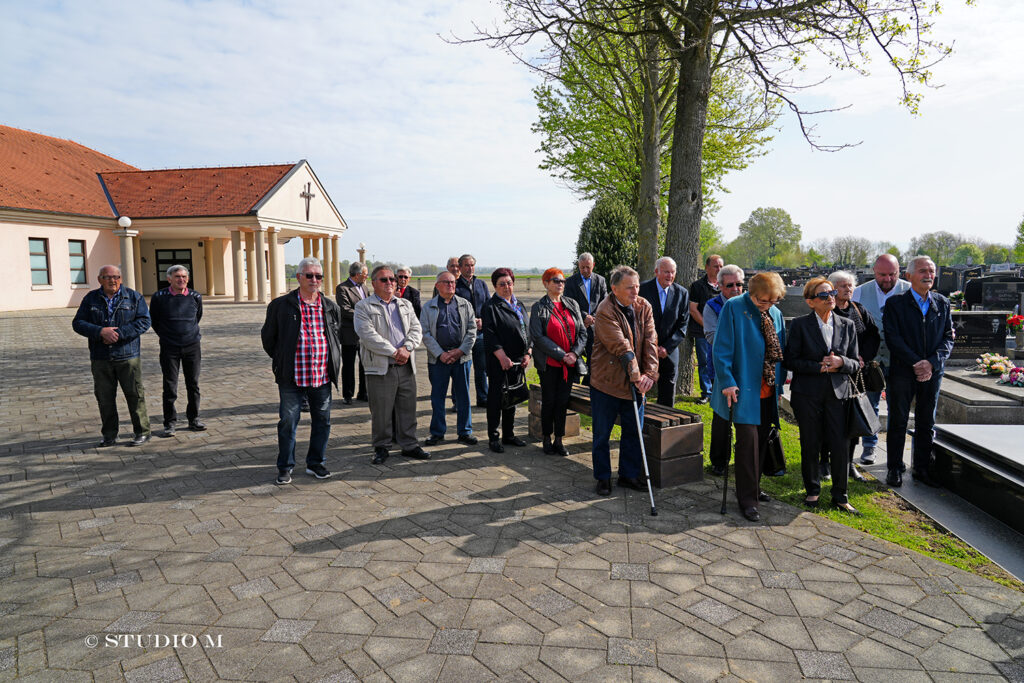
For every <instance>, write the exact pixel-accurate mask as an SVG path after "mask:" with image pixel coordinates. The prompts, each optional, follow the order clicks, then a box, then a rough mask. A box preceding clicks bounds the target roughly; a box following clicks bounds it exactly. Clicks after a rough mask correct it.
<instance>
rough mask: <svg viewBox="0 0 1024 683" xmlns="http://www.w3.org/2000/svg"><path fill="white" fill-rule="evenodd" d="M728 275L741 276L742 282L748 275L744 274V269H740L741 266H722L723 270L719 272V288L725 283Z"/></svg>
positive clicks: (731, 264)
mask: <svg viewBox="0 0 1024 683" xmlns="http://www.w3.org/2000/svg"><path fill="white" fill-rule="evenodd" d="M726 275H739V276H740V279H741V280H742V279H743V278H744V277H745V276H746V273H745V272H743V269H742V268H740V267H739V266H737V265H735V264H733V263H730V264H729V265H727V266H722V269H721V270H720V271H718V284H719V286H721V284H722V283H723V282H725V276H726Z"/></svg>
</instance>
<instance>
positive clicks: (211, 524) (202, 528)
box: [185, 519, 224, 535]
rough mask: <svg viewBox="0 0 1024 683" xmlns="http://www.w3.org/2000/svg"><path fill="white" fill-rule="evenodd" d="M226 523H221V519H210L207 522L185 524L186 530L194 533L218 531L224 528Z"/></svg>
mask: <svg viewBox="0 0 1024 683" xmlns="http://www.w3.org/2000/svg"><path fill="white" fill-rule="evenodd" d="M223 528H224V525H223V524H221V523H220V520H219V519H208V520H206V521H205V522H196V523H194V524H187V525H185V531H187V532H189V533H190V534H192V535H195V534H205V533H207V532H210V531H216V530H217V529H223Z"/></svg>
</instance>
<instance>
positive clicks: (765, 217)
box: [737, 208, 800, 268]
mask: <svg viewBox="0 0 1024 683" xmlns="http://www.w3.org/2000/svg"><path fill="white" fill-rule="evenodd" d="M737 241H739V242H740V243H741V245H742V253H744V255H745V256H746V260H745V261H744V263H746V264H749V265H751V266H753V267H755V268H765V267H767V266H774V265H782V264H781V263H780V260H779V257H780V255H782V254H792V253H795V252H798V251H799V249H800V226H799V225H796V224H795V223H793V219H792V218H790V216H789V214H788V213H786V212H785V211H784V210H783V209H776V208H758V209H754V211H753V212H752V213H751V214H750V218H748V219H747V220H745V221H743V222H742V223H740V234H739V237H738V238H737Z"/></svg>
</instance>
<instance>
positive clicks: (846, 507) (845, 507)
mask: <svg viewBox="0 0 1024 683" xmlns="http://www.w3.org/2000/svg"><path fill="white" fill-rule="evenodd" d="M832 505H833V506H834V507H835V509H837V510H842V511H843V512H845V513H847V514H849V515H853V516H854V517H863V516H864V515H863V513H861V511H860V510H858V509H857V508H855V507H853V506H852V505H850V504H849V503H832Z"/></svg>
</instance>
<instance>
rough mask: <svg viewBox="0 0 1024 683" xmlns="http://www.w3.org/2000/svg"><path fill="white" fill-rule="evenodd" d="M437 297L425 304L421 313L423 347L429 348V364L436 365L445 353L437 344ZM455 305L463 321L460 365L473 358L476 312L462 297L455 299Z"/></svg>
mask: <svg viewBox="0 0 1024 683" xmlns="http://www.w3.org/2000/svg"><path fill="white" fill-rule="evenodd" d="M438 298H439V297H437V296H435V297H433V298H431V299H428V300H427V302H426V303H425V304H423V310H422V312H420V327H421V328H423V345H424V346H425V347H427V363H431V364H433V363H436V362H437V357H438V356H440V355H441V354H442V353H444V349H443V348H441V345H440V344H438V343H437V314H438V311H439V308H438V303H437V300H438ZM455 304H456V306H457V307H458V309H459V317H460V318H461V319H462V343H461V344H460V345H459V350H460V351H462V358H460V359H459V362H460V363H468V362H469V361H470V360H472V358H473V343H474V342H476V312H475V311H474V310H473V304H471V303H470V302H469V301H467V300H465V299H463V298H462V297H461V296H456V297H455Z"/></svg>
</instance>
